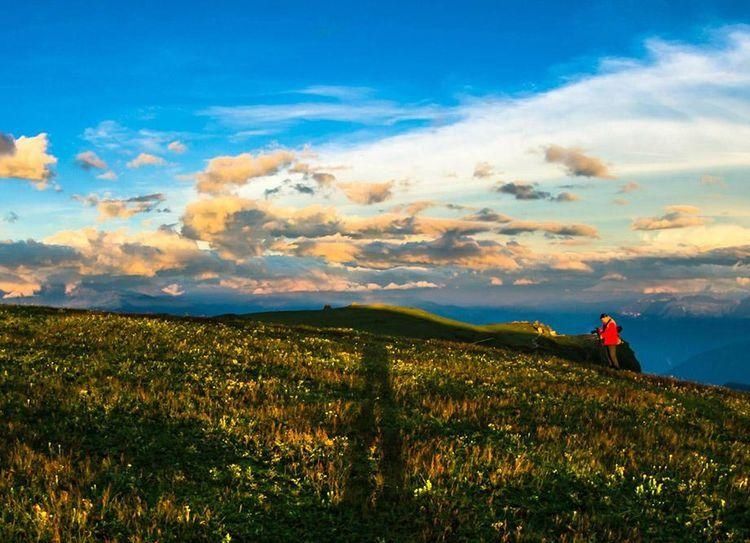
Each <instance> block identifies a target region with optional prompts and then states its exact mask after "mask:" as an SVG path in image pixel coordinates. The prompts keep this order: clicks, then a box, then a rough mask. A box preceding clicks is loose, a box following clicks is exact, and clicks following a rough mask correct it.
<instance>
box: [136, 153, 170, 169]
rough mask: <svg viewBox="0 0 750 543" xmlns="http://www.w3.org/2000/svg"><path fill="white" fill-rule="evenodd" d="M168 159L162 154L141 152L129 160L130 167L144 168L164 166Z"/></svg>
mask: <svg viewBox="0 0 750 543" xmlns="http://www.w3.org/2000/svg"><path fill="white" fill-rule="evenodd" d="M166 163H167V161H166V160H164V159H163V158H162V157H160V156H156V155H152V154H150V153H140V154H139V155H138V156H137V157H135V158H134V159H133V160H131V161H130V162H128V168H131V169H135V168H143V167H144V166H163V165H164V164H166Z"/></svg>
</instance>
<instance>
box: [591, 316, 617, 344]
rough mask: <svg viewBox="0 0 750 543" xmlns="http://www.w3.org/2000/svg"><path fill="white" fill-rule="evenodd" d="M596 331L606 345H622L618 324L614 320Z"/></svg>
mask: <svg viewBox="0 0 750 543" xmlns="http://www.w3.org/2000/svg"><path fill="white" fill-rule="evenodd" d="M596 331H597V333H598V334H599V338H600V339H601V340H602V343H603V344H604V345H619V344H620V333H619V332H618V331H617V323H616V322H615V320H614V319H610V320H609V322H607V324H605V325H604V326H602V327H601V328H597V329H596Z"/></svg>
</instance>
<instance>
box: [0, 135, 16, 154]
mask: <svg viewBox="0 0 750 543" xmlns="http://www.w3.org/2000/svg"><path fill="white" fill-rule="evenodd" d="M15 152H16V142H15V140H14V139H13V136H11V135H10V134H3V133H2V132H0V156H3V155H12V154H15Z"/></svg>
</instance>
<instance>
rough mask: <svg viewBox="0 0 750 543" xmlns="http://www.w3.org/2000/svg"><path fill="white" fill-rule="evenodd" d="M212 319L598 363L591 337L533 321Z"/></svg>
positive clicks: (301, 314) (279, 314)
mask: <svg viewBox="0 0 750 543" xmlns="http://www.w3.org/2000/svg"><path fill="white" fill-rule="evenodd" d="M218 319H220V320H222V321H224V322H246V321H253V322H267V323H278V324H287V325H303V326H308V327H314V328H336V329H353V330H360V331H364V332H370V333H373V334H379V335H387V336H394V337H409V338H419V339H444V340H450V341H460V342H464V343H475V344H481V345H484V346H487V347H511V348H514V349H518V350H520V351H523V352H540V353H548V354H552V355H556V356H560V357H563V358H567V359H570V360H576V361H579V362H589V363H594V364H603V363H604V362H603V358H602V353H601V351H600V348H599V345H598V342H597V341H596V340H595V338H593V337H592V336H591V335H578V336H569V335H557V334H556V333H555V332H554V331H553V330H552V329H551V328H550V327H549V326H546V325H545V324H542V323H539V322H535V323H531V322H511V323H502V324H490V325H473V324H469V323H465V322H461V321H457V320H453V319H448V318H444V317H440V316H439V315H435V314H434V313H429V312H427V311H423V310H421V309H416V308H411V307H400V306H389V305H350V306H347V307H341V308H327V309H322V310H304V311H272V312H264V313H249V314H244V315H223V316H221V317H218ZM619 358H620V362H621V364H622V366H623V367H624V368H625V369H629V370H631V371H640V370H641V366H640V363H639V362H638V359H637V358H636V356H635V353H634V352H633V350H632V348H631V347H630V345H629V344H627V343H626V344H624V345H622V346H621V348H620V349H619Z"/></svg>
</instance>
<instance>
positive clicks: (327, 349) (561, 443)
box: [0, 306, 750, 543]
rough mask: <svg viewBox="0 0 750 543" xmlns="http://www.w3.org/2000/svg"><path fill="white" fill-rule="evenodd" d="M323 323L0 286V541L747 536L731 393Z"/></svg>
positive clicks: (749, 478)
mask: <svg viewBox="0 0 750 543" xmlns="http://www.w3.org/2000/svg"><path fill="white" fill-rule="evenodd" d="M349 313H350V314H351V311H350V312H349ZM341 315H346V313H341ZM370 315H372V313H370ZM335 318H339V317H335ZM448 325H450V326H451V327H454V328H455V326H454V325H453V324H452V323H448ZM519 326H521V327H523V326H525V325H519ZM336 328H337V329H331V328H329V329H325V328H313V327H311V326H309V325H308V326H301V325H288V324H276V323H265V322H260V321H259V320H257V319H256V320H252V319H249V318H239V317H227V318H225V319H219V320H216V319H195V318H193V319H183V318H174V317H162V316H151V317H147V316H132V315H117V314H105V313H98V312H86V311H69V310H56V309H47V308H32V307H9V306H0V391H1V393H0V408H1V409H2V418H0V519H2V521H1V522H0V541H8V542H16V541H22V542H25V541H65V542H94V541H109V542H126V541H144V542H145V541H159V542H168V541H174V542H193V541H206V542H215V541H223V542H227V543H228V542H232V541H234V542H237V541H240V542H244V541H261V542H263V541H268V542H271V541H295V542H296V541H352V542H354V541H356V542H360V541H373V542H374V541H404V542H407V541H408V542H411V541H472V542H473V541H568V542H572V541H612V542H615V541H617V542H622V541H625V542H627V541H632V542H636V541H681V542H693V541H694V542H698V541H732V542H740V541H746V540H747V539H748V538H750V492H748V485H750V395H748V394H746V393H742V392H735V391H730V390H727V389H722V388H717V387H707V386H701V385H696V384H691V383H685V382H681V381H677V380H673V379H667V378H655V377H652V376H648V375H644V374H640V373H637V372H614V371H611V370H608V369H606V368H602V367H599V366H596V365H592V364H587V363H581V362H576V361H573V360H571V359H568V358H564V357H560V356H556V355H554V354H550V353H548V352H543V351H540V350H534V349H527V348H526V347H524V346H522V348H520V349H519V348H514V347H510V346H492V347H488V346H486V345H485V344H478V345H471V344H470V343H467V342H463V341H455V340H450V341H447V340H445V339H424V338H421V339H419V340H414V339H412V338H406V337H399V336H398V335H396V334H391V335H377V334H372V333H369V332H365V331H360V330H353V329H338V327H336ZM348 328H351V326H349V327H348ZM469 331H470V330H467V331H466V333H469ZM485 332H486V330H482V333H485ZM502 332H503V334H505V333H506V332H507V333H510V332H513V333H521V332H519V331H518V330H517V329H516V328H515V325H514V326H513V327H512V329H511V330H510V331H508V330H503V331H502ZM498 334H500V330H498ZM506 339H507V338H506Z"/></svg>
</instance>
